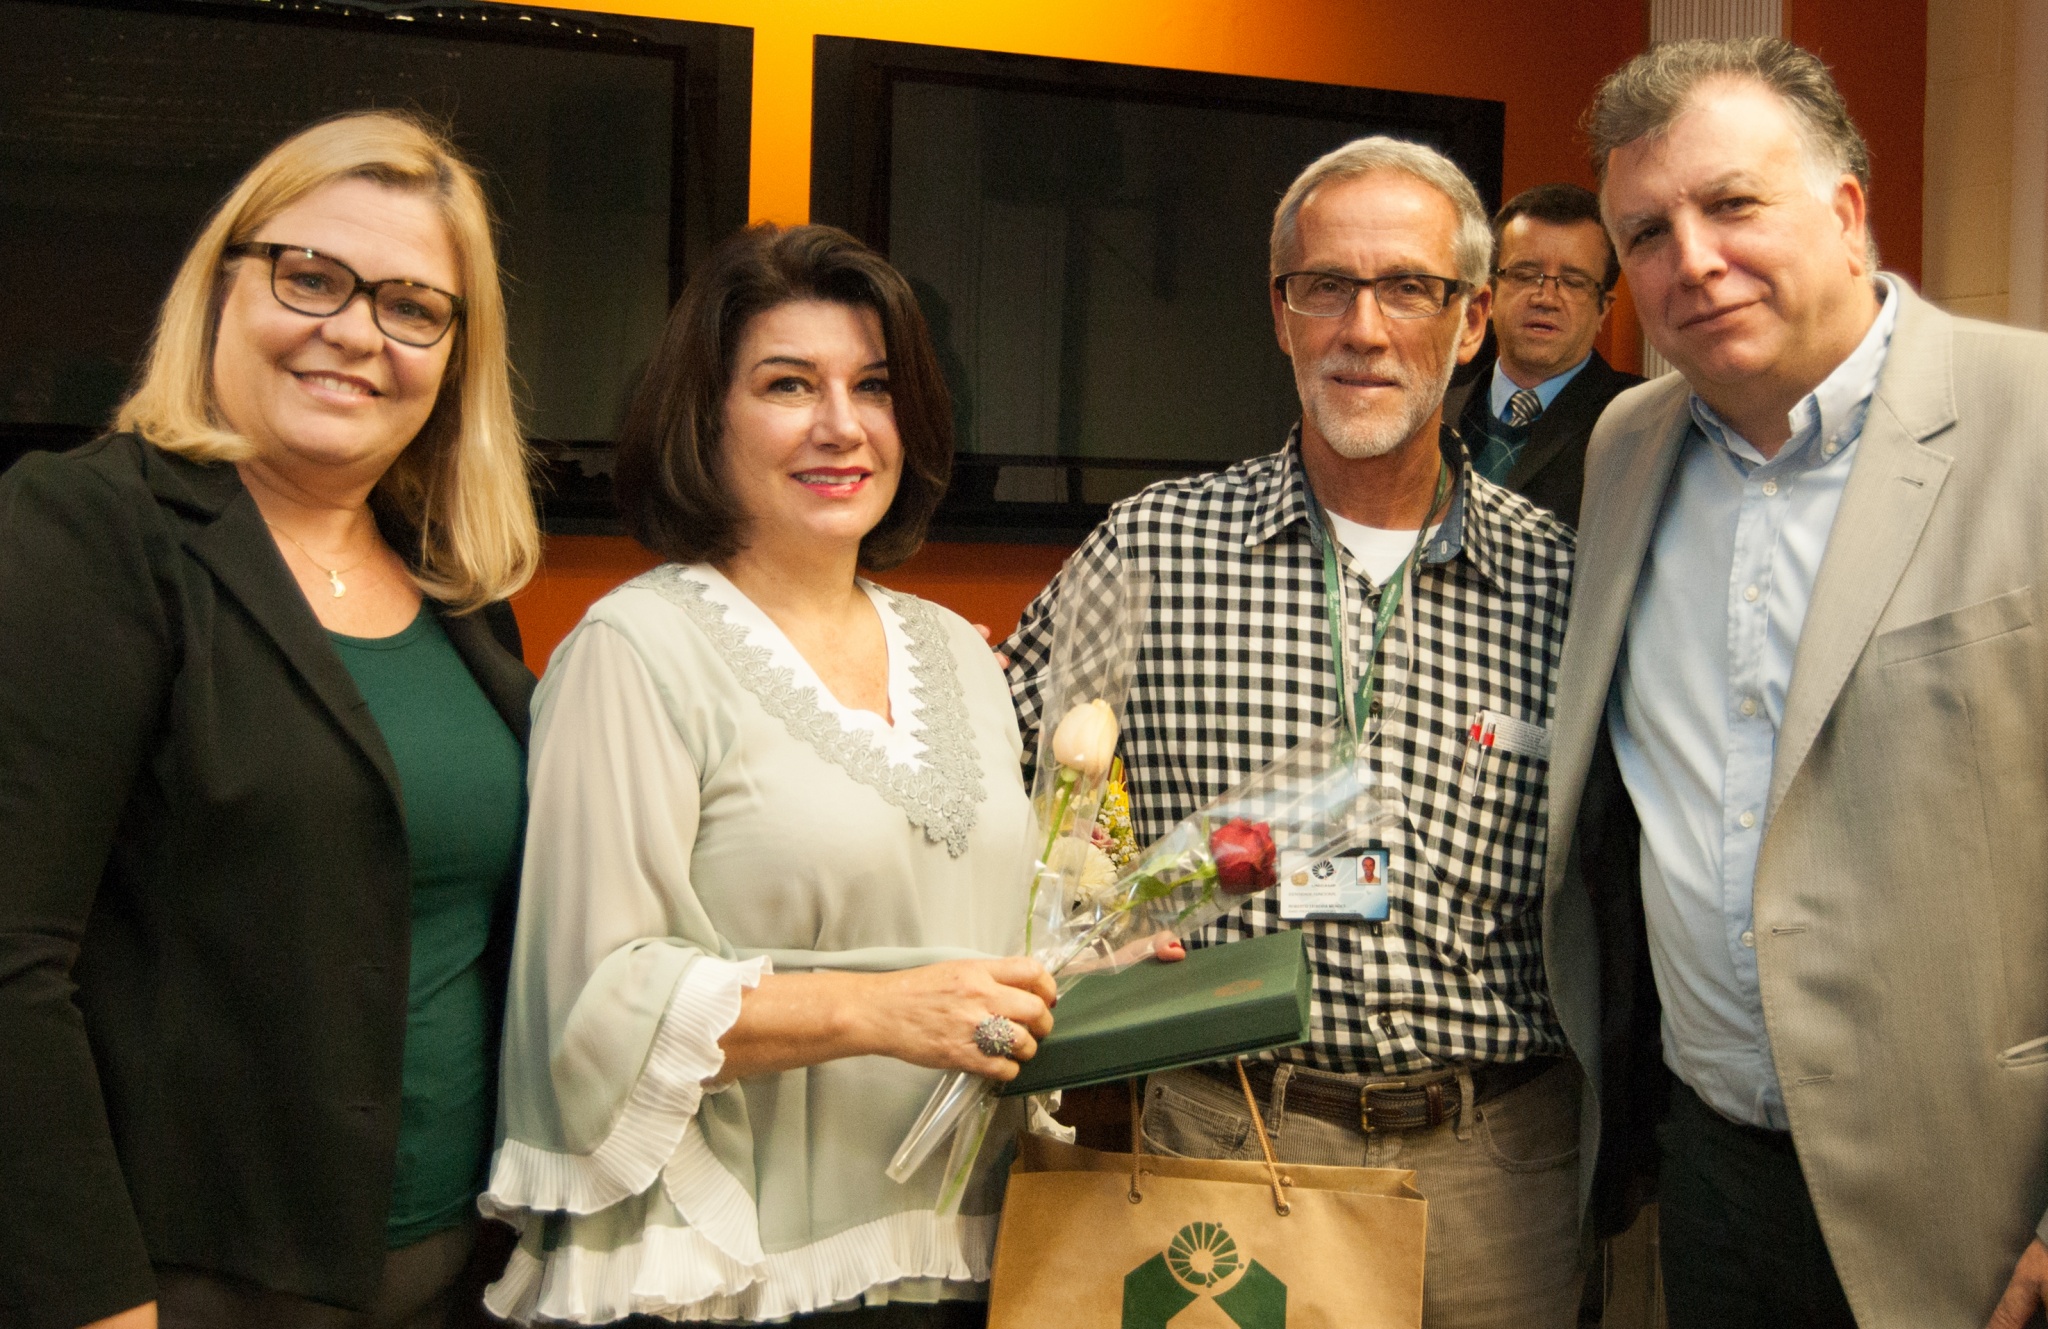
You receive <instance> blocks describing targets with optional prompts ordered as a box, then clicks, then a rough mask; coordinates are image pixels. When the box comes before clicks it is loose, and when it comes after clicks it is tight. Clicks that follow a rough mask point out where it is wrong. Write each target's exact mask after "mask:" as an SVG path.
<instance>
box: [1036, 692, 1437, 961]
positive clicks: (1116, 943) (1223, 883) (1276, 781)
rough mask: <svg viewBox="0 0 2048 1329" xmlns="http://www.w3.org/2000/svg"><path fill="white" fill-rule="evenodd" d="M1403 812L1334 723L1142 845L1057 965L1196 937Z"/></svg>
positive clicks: (1071, 933)
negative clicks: (1258, 895)
mask: <svg viewBox="0 0 2048 1329" xmlns="http://www.w3.org/2000/svg"><path fill="white" fill-rule="evenodd" d="M1401 817H1402V805H1401V798H1400V794H1399V792H1398V791H1397V790H1396V789H1394V788H1393V787H1391V786H1389V785H1386V784H1384V783H1383V782H1382V781H1381V780H1380V779H1379V778H1378V776H1377V773H1376V771H1375V769H1374V767H1373V766H1372V764H1371V763H1370V761H1368V760H1366V759H1365V758H1364V756H1363V755H1362V754H1360V753H1359V752H1358V750H1357V746H1356V743H1355V742H1354V740H1353V739H1352V737H1351V734H1350V732H1349V731H1348V730H1347V729H1346V728H1345V726H1344V724H1343V723H1342V721H1336V722H1333V723H1331V724H1328V725H1325V726H1324V727H1323V728H1321V729H1318V730H1317V731H1316V732H1314V733H1313V734H1310V735H1309V736H1308V737H1307V738H1306V739H1304V740H1302V741H1301V742H1300V743H1297V744H1296V745H1295V746H1294V747H1292V748H1290V749H1288V751H1286V752H1285V753H1283V754H1281V756H1280V757H1279V758H1278V759H1277V760H1275V761H1273V762H1272V763H1270V764H1268V765H1267V766H1265V767H1262V768H1261V769H1260V770H1258V771H1256V772H1254V773H1253V774H1252V775H1250V776H1248V777H1247V778H1246V779H1244V780H1243V781H1242V782H1240V783H1239V784H1237V785H1235V786H1234V787H1232V788H1230V789H1228V790H1226V791H1224V793H1223V794H1222V795H1220V796H1219V797H1217V798H1215V799H1213V800H1211V801H1210V802H1209V803H1208V804H1206V805H1205V806H1204V807H1202V808H1201V809H1200V810H1199V811H1197V812H1194V813H1192V814H1190V815H1189V816H1186V817H1184V818H1182V819H1181V821H1180V823H1179V824H1178V825H1176V826H1175V827H1174V828H1173V829H1172V830H1170V831H1168V832H1167V833H1166V834H1165V835H1162V836H1160V837H1159V838H1158V839H1157V840H1155V841H1153V842H1152V844H1151V845H1149V846H1147V847H1146V848H1145V850H1144V851H1143V852H1142V853H1138V854H1136V855H1135V856H1134V857H1133V858H1132V859H1131V861H1130V862H1129V864H1128V865H1127V866H1125V867H1124V868H1123V869H1122V870H1121V871H1120V872H1119V873H1118V874H1117V876H1116V877H1115V879H1114V880H1113V881H1112V882H1111V883H1110V884H1109V885H1108V886H1107V887H1106V888H1105V889H1103V890H1101V891H1099V892H1095V893H1093V894H1092V895H1091V896H1090V897H1089V898H1087V899H1085V900H1083V901H1082V902H1081V905H1080V908H1079V909H1078V910H1077V912H1076V914H1075V915H1074V916H1073V917H1072V918H1070V920H1069V923H1068V928H1067V943H1066V953H1065V954H1063V955H1060V956H1057V957H1055V958H1054V960H1053V961H1048V962H1047V966H1046V967H1047V968H1049V969H1052V970H1053V972H1054V973H1055V974H1063V975H1064V974H1068V973H1074V974H1078V973H1080V972H1085V971H1089V970H1093V969H1095V968H1097V967H1098V966H1097V965H1094V964H1085V965H1084V966H1082V967H1080V968H1077V967H1076V962H1077V961H1081V960H1083V959H1084V957H1089V956H1098V955H1099V956H1105V957H1108V959H1109V963H1111V964H1115V963H1117V961H1118V960H1119V959H1122V960H1124V961H1125V962H1128V960H1130V959H1133V958H1142V957H1143V956H1144V955H1146V954H1149V953H1151V951H1152V950H1153V949H1154V947H1153V946H1146V945H1143V944H1142V943H1145V942H1147V941H1150V942H1153V943H1156V942H1158V941H1159V940H1161V939H1164V938H1167V937H1171V938H1174V939H1185V938H1187V937H1189V936H1191V935H1193V934H1194V933H1195V932H1197V931H1199V930H1201V929H1202V928H1205V927H1207V926H1208V925H1209V924H1211V923H1213V922H1215V921H1216V920H1217V919H1218V918H1220V917H1221V916H1222V915H1224V914H1225V913H1227V912H1229V911H1230V910H1232V909H1235V908H1237V907H1238V906H1239V905H1241V904H1243V903H1245V901H1246V900H1248V899H1250V898H1251V897H1252V896H1253V895H1254V894H1256V893H1257V892H1259V891H1262V890H1265V889H1267V888H1268V887H1271V886H1275V885H1277V884H1279V881H1280V879H1281V877H1282V876H1283V875H1285V876H1292V875H1294V874H1296V873H1298V872H1305V871H1307V870H1308V869H1310V868H1312V867H1313V866H1315V865H1316V864H1318V863H1322V862H1324V861H1326V860H1328V859H1332V858H1337V857H1339V856H1341V855H1343V854H1345V853H1347V852H1349V851H1351V850H1355V849H1359V848H1362V847H1364V846H1365V845H1366V844H1367V843H1369V842H1370V841H1372V840H1374V839H1378V838H1382V837H1383V836H1384V835H1385V834H1386V832H1387V831H1389V830H1390V829H1391V828H1392V827H1394V826H1396V825H1398V824H1399V823H1400V821H1401ZM1134 949H1135V952H1136V953H1135V954H1134V953H1133V952H1134Z"/></svg>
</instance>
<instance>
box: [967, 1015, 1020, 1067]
mask: <svg viewBox="0 0 2048 1329" xmlns="http://www.w3.org/2000/svg"><path fill="white" fill-rule="evenodd" d="M1019 1032H1020V1031H1019V1030H1018V1028H1017V1022H1016V1021H1014V1020H1011V1019H1009V1018H1008V1017H1006V1016H1001V1015H991V1016H989V1017H988V1018H987V1019H986V1020H983V1021H982V1022H981V1023H980V1024H978V1025H976V1026H974V1046H976V1047H978V1048H980V1049H981V1053H982V1055H983V1056H985V1057H1007V1056H1009V1055H1010V1054H1011V1053H1012V1052H1015V1051H1016V1050H1017V1035H1018V1033H1019Z"/></svg>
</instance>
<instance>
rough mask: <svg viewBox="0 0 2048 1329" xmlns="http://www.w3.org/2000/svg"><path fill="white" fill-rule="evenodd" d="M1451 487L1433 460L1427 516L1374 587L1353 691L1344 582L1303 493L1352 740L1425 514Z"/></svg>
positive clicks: (1322, 521)
mask: <svg viewBox="0 0 2048 1329" xmlns="http://www.w3.org/2000/svg"><path fill="white" fill-rule="evenodd" d="M1450 487H1451V470H1450V467H1448V466H1446V465H1444V464H1443V462H1442V461H1441V460H1439V461H1438V462H1437V468H1436V497H1434V498H1433V499H1431V500H1430V504H1429V516H1428V517H1425V518H1423V522H1422V527H1421V529H1419V530H1417V531H1416V532H1415V547H1414V548H1413V549H1411V550H1409V551H1408V557H1406V558H1404V559H1402V560H1401V566H1400V567H1398V568H1396V569H1395V570H1394V575H1393V576H1392V577H1391V578H1389V579H1388V581H1387V584H1386V585H1385V586H1384V587H1383V588H1381V590H1380V607H1379V611H1378V612H1377V613H1375V614H1374V615H1373V621H1372V647H1371V649H1370V650H1369V651H1368V652H1367V653H1366V657H1365V670H1364V672H1363V673H1362V674H1361V675H1360V676H1359V679H1358V689H1357V691H1356V692H1355V693H1354V692H1353V691H1352V689H1351V672H1350V670H1348V669H1347V668H1345V664H1344V635H1345V634H1344V585H1343V582H1342V580H1341V579H1340V577H1341V574H1340V573H1339V572H1338V568H1337V542H1336V537H1334V536H1333V535H1331V533H1330V525H1329V520H1328V518H1326V517H1325V516H1324V514H1323V505H1322V504H1321V503H1320V502H1318V501H1317V500H1316V497H1315V493H1314V491H1313V490H1311V491H1310V492H1309V518H1310V519H1309V527H1310V529H1311V530H1313V531H1314V532H1315V542H1316V556H1317V557H1318V558H1319V559H1320V560H1321V562H1322V565H1323V613H1324V614H1325V615H1326V616H1327V617H1328V619H1329V623H1330V651H1331V654H1332V655H1333V656H1334V657H1335V660H1336V666H1337V697H1338V706H1339V707H1340V708H1342V707H1343V706H1344V703H1345V702H1346V701H1349V702H1350V703H1351V705H1350V707H1349V709H1348V711H1347V712H1346V714H1345V717H1344V719H1345V722H1346V725H1347V727H1348V728H1349V729H1350V730H1351V738H1352V741H1353V742H1354V743H1356V742H1358V741H1359V740H1360V739H1362V738H1364V736H1365V723H1366V720H1367V719H1368V718H1370V716H1371V715H1372V703H1373V698H1374V696H1376V695H1377V694H1378V692H1379V682H1380V647H1381V646H1382V645H1383V644H1385V642H1386V640H1387V632H1388V630H1389V629H1391V628H1392V627H1393V626H1394V615H1395V614H1397V613H1399V612H1400V609H1401V593H1402V590H1403V588H1404V587H1405V585H1406V584H1407V582H1408V581H1409V580H1410V579H1411V578H1412V577H1413V576H1414V569H1415V566H1416V564H1417V563H1418V562H1419V561H1420V560H1421V558H1422V550H1423V546H1425V545H1426V544H1428V543H1429V517H1434V516H1436V514H1437V509H1439V508H1441V507H1442V506H1443V504H1444V496H1445V494H1446V493H1448V492H1449V490H1450Z"/></svg>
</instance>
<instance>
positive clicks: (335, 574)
mask: <svg viewBox="0 0 2048 1329" xmlns="http://www.w3.org/2000/svg"><path fill="white" fill-rule="evenodd" d="M263 524H264V525H265V526H268V527H269V528H270V529H271V530H273V531H276V532H277V533H278V534H279V535H281V536H283V537H284V538H285V539H287V540H289V541H291V542H292V543H293V544H295V545H298V546H299V552H300V553H302V554H304V555H305V556H306V561H307V562H308V563H311V564H312V565H313V566H314V567H316V568H318V569H320V571H322V572H324V573H326V574H327V584H328V585H329V586H332V587H333V588H334V598H335V599H337V600H339V599H340V598H341V597H342V596H344V595H347V594H348V584H347V583H346V582H344V581H342V579H341V574H342V573H344V572H354V571H355V570H356V569H357V568H359V567H361V566H362V565H363V564H365V563H367V562H369V561H370V560H371V559H373V558H375V557H376V556H377V555H376V551H375V550H372V551H371V552H370V553H367V554H365V555H363V556H362V557H361V558H359V559H357V560H356V561H355V562H353V563H351V564H349V565H348V566H347V567H345V568H330V567H328V566H327V565H326V564H325V563H322V562H321V561H320V560H319V559H317V558H315V557H313V551H312V550H310V549H308V548H306V546H304V545H302V544H299V537H297V536H296V535H293V534H292V533H291V532H290V531H287V530H286V529H285V528H284V527H282V526H279V525H278V524H277V523H276V522H273V521H266V522H264V523H263Z"/></svg>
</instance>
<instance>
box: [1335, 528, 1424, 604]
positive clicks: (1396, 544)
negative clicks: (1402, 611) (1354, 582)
mask: <svg viewBox="0 0 2048 1329" xmlns="http://www.w3.org/2000/svg"><path fill="white" fill-rule="evenodd" d="M1329 517H1330V529H1331V530H1333V531H1335V532H1336V533H1337V538H1338V539H1339V540H1341V541H1343V543H1344V547H1345V548H1346V549H1348V550H1350V551H1351V561H1352V562H1353V563H1356V564H1357V565H1358V567H1359V569H1360V570H1361V571H1363V572H1364V573H1365V575H1366V576H1368V577H1370V578H1372V584H1373V585H1375V586H1383V585H1385V584H1386V581H1387V578H1389V577H1391V576H1393V575H1394V573H1395V572H1396V571H1397V570H1399V568H1400V566H1401V561H1402V560H1403V559H1405V558H1407V557H1408V553H1409V551H1410V550H1412V549H1414V548H1415V532H1414V530H1413V529H1409V530H1405V531H1389V530H1383V529H1381V528H1380V527H1378V526H1361V525H1360V524H1359V523H1357V522H1355V521H1352V520H1351V519H1350V518H1348V517H1340V516H1338V515H1337V514H1336V513H1334V512H1332V513H1330V514H1329ZM1430 529H1431V530H1434V529H1435V528H1434V527H1431V528H1430Z"/></svg>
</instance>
